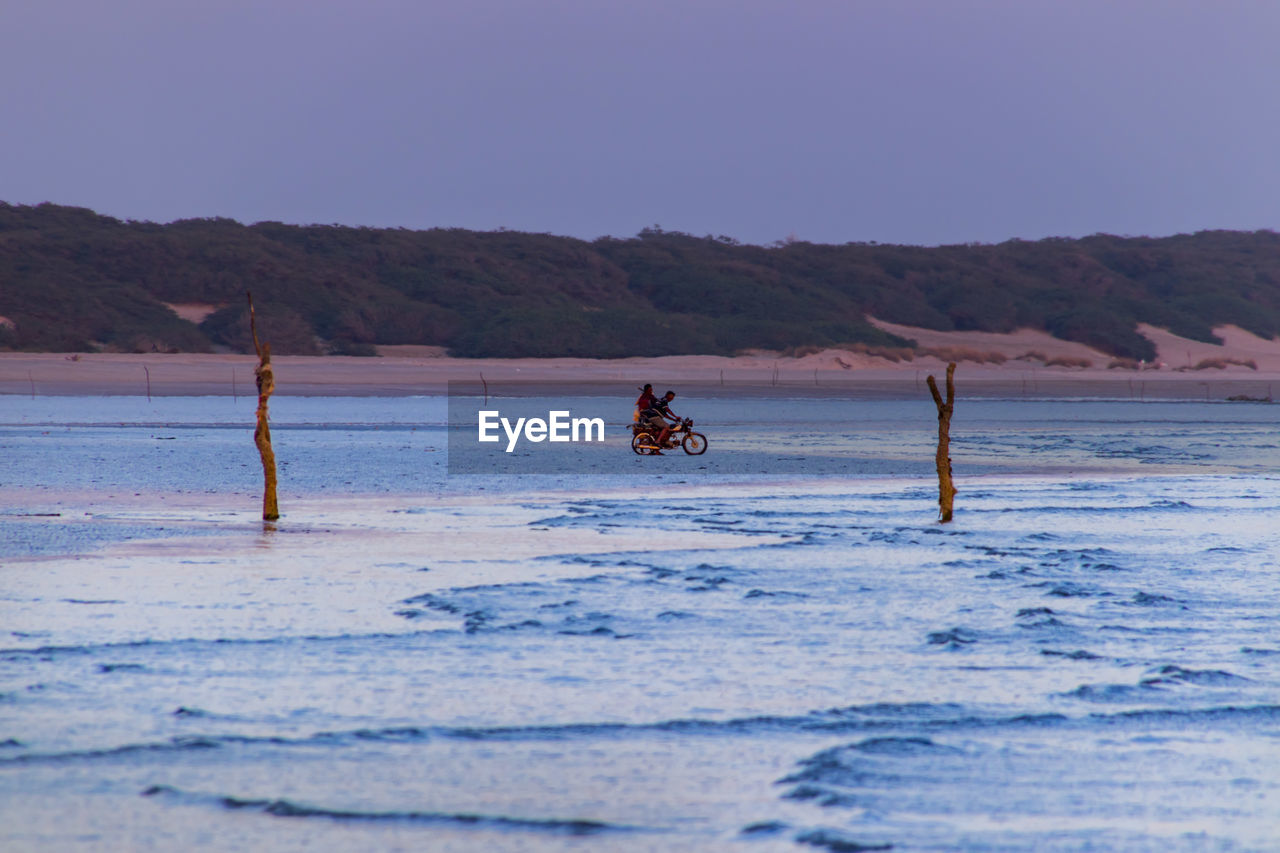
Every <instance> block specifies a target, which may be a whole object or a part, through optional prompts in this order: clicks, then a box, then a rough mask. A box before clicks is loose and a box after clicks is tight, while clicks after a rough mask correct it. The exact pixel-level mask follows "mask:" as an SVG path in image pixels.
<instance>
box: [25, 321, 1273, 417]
mask: <svg viewBox="0 0 1280 853" xmlns="http://www.w3.org/2000/svg"><path fill="white" fill-rule="evenodd" d="M877 324H878V325H879V326H881V327H882V328H884V329H886V330H888V331H891V332H893V333H895V334H898V335H902V336H904V337H909V338H914V339H915V340H916V341H917V342H918V343H919V346H920V347H922V348H927V349H933V350H937V351H939V352H940V353H942V354H945V353H947V352H948V351H951V352H952V353H954V354H957V355H958V356H959V357H960V358H961V360H960V361H959V367H958V370H957V383H958V384H959V385H960V387H961V388H962V389H963V391H964V393H969V394H973V395H979V396H1053V397H1080V396H1086V397H1087V396H1102V397H1116V398H1125V399H1136V398H1139V397H1142V398H1147V397H1153V398H1173V399H1179V398H1191V399H1226V398H1228V397H1231V396H1246V397H1254V398H1267V397H1270V396H1271V387H1272V384H1273V383H1275V382H1277V381H1280V342H1278V341H1269V340H1265V339H1262V338H1259V337H1257V336H1255V335H1252V334H1250V333H1248V332H1246V331H1244V330H1242V329H1239V328H1235V327H1231V326H1226V327H1222V328H1219V329H1217V330H1216V331H1217V333H1218V335H1219V336H1220V337H1221V338H1222V340H1223V343H1222V344H1221V345H1218V344H1208V343H1203V342H1200V341H1192V340H1188V339H1186V338H1180V337H1178V336H1176V335H1173V334H1171V333H1169V332H1166V331H1163V330H1160V329H1156V328H1153V327H1147V326H1144V327H1142V328H1141V329H1140V331H1141V332H1142V333H1143V334H1144V335H1146V336H1147V337H1148V338H1149V339H1150V340H1152V341H1153V342H1154V343H1155V344H1156V347H1157V349H1158V352H1159V356H1158V359H1157V361H1156V362H1155V363H1154V364H1148V365H1143V366H1142V368H1141V369H1135V368H1134V367H1133V366H1132V365H1126V366H1121V364H1120V363H1119V360H1117V359H1115V358H1113V357H1112V356H1109V355H1107V354H1105V353H1101V352H1098V351H1096V350H1091V349H1089V348H1088V347H1086V346H1084V345H1082V344H1078V343H1072V342H1070V341H1062V340H1058V339H1057V338H1054V337H1052V336H1050V335H1049V334H1047V333H1045V332H1039V331H1033V330H1025V329H1024V330H1021V331H1018V332H1014V333H1010V334H993V333H985V332H937V331H931V330H928V329H918V328H912V327H906V326H896V325H893V324H889V323H882V322H879V321H877ZM379 351H380V355H381V357H379V358H355V357H348V356H323V357H315V356H277V357H276V358H274V359H273V364H274V367H275V374H276V382H277V393H279V394H281V395H290V396H407V395H419V394H440V393H444V392H445V391H446V389H447V387H448V383H449V382H465V383H468V385H474V386H475V388H476V389H477V391H479V390H480V389H482V388H484V386H485V385H487V386H488V388H489V390H490V391H495V392H499V393H501V392H502V391H503V390H504V386H505V390H508V391H509V390H511V386H512V385H516V384H524V383H540V384H550V385H557V386H564V385H572V386H574V387H575V389H577V390H578V391H579V392H580V393H591V389H592V388H595V389H597V393H605V394H613V393H618V389H619V388H620V387H621V388H623V389H625V390H627V391H629V390H630V388H631V387H632V386H634V385H636V384H638V383H642V382H653V383H656V384H670V385H678V386H680V387H681V388H682V389H685V390H691V389H698V391H699V392H700V393H706V394H718V393H721V392H717V391H716V389H717V388H724V389H729V390H727V391H726V392H724V393H731V394H740V393H744V391H745V389H751V388H786V389H789V390H792V391H794V392H795V393H798V394H806V395H808V394H813V395H828V394H843V395H851V396H882V395H901V394H904V393H905V394H913V393H917V392H920V393H926V392H924V377H926V376H928V375H929V374H935V375H939V376H940V375H941V372H942V371H943V370H944V369H945V364H946V362H945V361H944V360H943V358H941V357H939V356H938V355H926V356H919V357H916V358H914V359H913V360H911V361H898V362H893V361H890V360H888V359H886V358H881V357H877V356H873V355H869V354H866V353H860V352H852V351H848V350H842V349H827V350H823V351H820V352H814V353H811V354H808V355H803V356H800V357H792V356H783V355H779V354H774V353H768V352H759V353H754V354H750V355H740V356H736V357H724V356H710V355H678V356H663V357H654V358H626V359H583V358H550V359H459V358H450V357H448V356H445V355H443V354H442V351H441V350H440V348H438V347H410V346H403V347H397V346H389V347H380V348H379ZM966 356H967V357H966ZM977 359H981V360H977ZM998 359H1003V361H1002V362H1000V363H996V361H997V360H998ZM1055 360H1056V361H1061V360H1067V361H1068V362H1071V363H1074V364H1083V363H1084V362H1086V361H1087V362H1088V363H1089V366H1088V367H1083V366H1067V365H1063V364H1057V365H1055V364H1053V362H1054V361H1055ZM1214 362H1216V363H1218V364H1220V365H1223V366H1214V367H1209V366H1200V365H1204V364H1205V363H1214ZM255 366H256V359H255V358H254V357H253V356H249V355H234V354H192V353H179V354H162V353H150V354H123V353H23V352H9V353H0V394H14V395H31V396H39V395H134V396H143V395H150V396H205V395H216V396H252V395H253V394H254V393H256V392H255V389H254V376H253V370H254V367H255ZM1198 366H1200V367H1198Z"/></svg>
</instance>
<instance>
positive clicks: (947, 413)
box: [926, 361, 956, 524]
mask: <svg viewBox="0 0 1280 853" xmlns="http://www.w3.org/2000/svg"><path fill="white" fill-rule="evenodd" d="M955 375H956V363H955V362H954V361H953V362H951V363H950V364H948V365H947V401H946V402H945V403H944V402H942V395H941V394H940V393H938V383H937V382H936V381H935V380H934V378H933V376H932V374H931V375H930V376H929V378H928V379H927V380H926V381H927V382H928V383H929V393H930V394H932V395H933V402H934V404H935V405H937V407H938V455H937V457H936V462H937V466H938V520H939V521H941V522H942V523H944V524H945V523H946V522H948V521H950V520H951V507H952V504H953V503H954V501H955V497H956V487H955V484H954V483H952V481H951V412H952V411H953V410H954V409H955V405H956V383H955Z"/></svg>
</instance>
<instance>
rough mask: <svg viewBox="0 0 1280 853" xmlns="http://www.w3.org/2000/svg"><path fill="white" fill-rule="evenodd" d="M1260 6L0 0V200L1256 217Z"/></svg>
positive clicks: (908, 0)
mask: <svg viewBox="0 0 1280 853" xmlns="http://www.w3.org/2000/svg"><path fill="white" fill-rule="evenodd" d="M1278 43H1280V2H1272V0H1201V1H1200V2H1187V0H1070V2H1067V0H987V2H982V0H786V2H782V1H781V0H780V1H779V2H774V0H451V2H439V1H438V0H253V2H249V0H0V79H2V80H3V83H0V201H4V202H8V203H10V204H37V203H40V202H45V201H49V202H54V203H58V204H69V205H76V206H81V207H88V208H92V209H94V210H97V211H99V212H101V213H105V214H108V215H111V216H115V217H118V218H121V219H139V220H150V221H155V222H169V221H172V220H175V219H182V218H194V217H212V216H223V217H230V218H233V219H236V220H239V221H241V222H245V223H250V222H257V221H262V220H278V221H283V222H289V223H297V224H312V223H321V224H331V223H338V224H343V225H364V226H372V227H404V228H412V229H420V228H436V227H443V228H449V227H460V228H469V229H478V230H493V229H497V228H509V229H514V230H520V231H535V232H547V233H553V234H564V235H570V236H575V237H581V238H585V239H594V238H596V237H600V236H604V235H611V236H617V237H628V236H631V235H634V234H636V233H637V232H638V231H640V230H641V229H642V228H646V227H653V226H658V227H661V228H663V229H666V230H675V231H685V232H689V233H692V234H696V235H699V236H701V235H705V234H711V235H725V236H729V237H733V238H735V239H738V240H741V241H743V242H748V243H758V244H770V243H773V242H775V241H778V240H785V239H791V238H795V239H800V240H809V241H813V242H821V243H845V242H869V241H876V242H888V243H909V244H917V245H938V244H948V243H964V242H984V243H997V242H1001V241H1004V240H1008V239H1013V238H1019V239H1028V240H1033V239H1039V238H1042V237H1055V236H1056V237H1077V236H1084V235H1087V234H1094V233H1109V234H1121V235H1150V236H1165V235H1169V234H1176V233H1185V232H1193V231H1198V230H1202V229H1216V228H1226V229H1241V230H1255V229H1277V228H1280V108H1278V106H1277V101H1278V98H1277V95H1278V94H1280V49H1277V47H1276V45H1277V44H1278Z"/></svg>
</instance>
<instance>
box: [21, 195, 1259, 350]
mask: <svg viewBox="0 0 1280 853" xmlns="http://www.w3.org/2000/svg"><path fill="white" fill-rule="evenodd" d="M246 291H252V293H253V297H254V302H255V304H256V306H257V313H258V319H259V324H260V328H261V329H262V330H263V333H264V336H265V337H266V338H268V339H269V340H270V341H271V342H272V347H273V349H274V351H275V352H277V353H302V354H319V353H324V352H335V353H350V354H372V353H373V346H374V345H376V344H433V345H440V346H444V347H447V348H448V349H449V351H450V352H451V353H452V354H453V355H458V356H477V357H478V356H498V357H503V356H506V357H521V356H529V357H542V356H594V357H604V358H610V357H622V356H632V355H661V354H666V353H673V354H674V353H713V354H732V353H734V352H737V351H740V350H742V349H747V348H762V349H784V348H789V347H797V346H812V345H838V344H853V343H861V344H867V345H900V344H902V343H904V342H903V341H900V340H898V339H895V338H893V337H892V336H890V335H888V334H887V333H885V332H882V331H880V330H879V329H877V328H875V327H874V326H872V325H870V324H869V323H868V322H867V321H866V319H865V318H866V316H868V315H871V316H874V317H877V318H880V319H884V320H888V321H890V322H893V323H900V324H905V325H911V326H923V327H927V328H931V329H942V330H950V329H955V330H982V331H996V332H1003V331H1012V330H1014V329H1016V328H1020V327H1030V328H1036V329H1044V330H1047V331H1049V332H1051V333H1052V334H1054V335H1056V336H1058V337H1060V338H1063V339H1066V340H1072V341H1079V342H1082V343H1086V344H1089V345H1091V346H1094V347H1097V348H1099V349H1101V350H1104V351H1107V352H1110V353H1112V354H1114V355H1117V356H1125V357H1130V358H1151V357H1153V355H1154V350H1153V348H1152V345H1151V344H1150V342H1149V341H1147V340H1146V339H1145V338H1143V337H1142V336H1141V335H1139V334H1138V333H1137V331H1136V329H1135V327H1136V325H1137V324H1138V323H1139V322H1146V323H1150V324H1152V325H1155V326H1160V327H1163V328H1167V329H1170V330H1171V331H1173V332H1175V333H1177V334H1179V335H1183V336H1185V337H1189V338H1194V339H1197V340H1213V332H1212V328H1213V327H1214V326H1217V325H1221V324H1226V323H1233V324H1236V325H1239V326H1241V327H1243V328H1245V329H1248V330H1249V331H1251V332H1254V333H1255V334H1258V335H1261V336H1263V337H1268V338H1270V337H1274V336H1275V335H1276V334H1277V333H1280V235H1277V234H1276V233H1275V232H1271V231H1259V232H1251V233H1250V232H1233V231H1205V232H1200V233H1197V234H1191V235H1178V236H1174V237H1163V238H1149V237H1137V238H1133V237H1113V236H1107V235H1096V236H1093V237H1086V238H1083V239H1078V240H1074V239H1047V240H1040V241H1035V242H1028V241H1021V240H1013V241H1009V242H1006V243H1000V244H997V245H986V244H981V245H961V246H940V247H934V248H924V247H916V246H894V245H884V244H881V245H877V244H874V243H849V244H845V245H840V246H836V245H820V244H813V243H805V242H787V243H782V244H777V245H774V246H767V247H766V246H754V245H742V244H739V243H737V242H735V241H733V240H731V239H728V238H724V237H718V238H717V237H694V236H691V235H688V234H682V233H678V232H668V231H662V230H660V229H657V228H654V229H646V230H645V231H642V232H641V233H640V234H639V235H637V236H636V237H633V238H629V239H615V238H601V239H599V240H595V241H593V242H587V241H583V240H577V239H573V238H569V237H558V236H552V235H548V234H527V233H521V232H513V231H494V232H475V231H465V230H461V229H434V230H429V231H409V230H405V229H373V228H351V227H344V226H336V225H335V226H322V225H308V226H297V225H285V224H281V223H279V222H259V223H256V224H254V225H242V224H240V223H237V222H235V221H232V220H228V219H194V220H181V221H177V222H173V223H169V224H166V225H161V224H156V223H151V222H134V221H127V222H124V221H120V220H118V219H113V218H111V217H107V216H101V215H98V214H96V213H94V212H92V211H89V210H85V209H82V208H73V207H62V206H57V205H51V204H42V205H37V206H18V205H8V204H3V203H0V317H2V318H3V319H2V320H0V349H20V350H44V351H95V350H115V351H124V352H133V351H144V352H146V351H152V350H160V351H173V350H178V351H197V352H198V351H208V350H213V349H227V350H232V351H238V352H250V351H252V345H251V343H250V341H249V334H248V318H247V313H246V310H245V292H246ZM190 304H203V305H208V306H210V307H211V308H212V309H213V310H212V312H211V313H209V314H208V315H207V316H206V317H205V318H204V319H203V320H202V321H201V322H200V323H199V324H198V325H197V324H196V323H194V322H190V321H188V320H184V319H182V318H181V317H179V316H178V314H177V313H175V312H174V310H172V309H171V308H170V307H169V306H171V305H190Z"/></svg>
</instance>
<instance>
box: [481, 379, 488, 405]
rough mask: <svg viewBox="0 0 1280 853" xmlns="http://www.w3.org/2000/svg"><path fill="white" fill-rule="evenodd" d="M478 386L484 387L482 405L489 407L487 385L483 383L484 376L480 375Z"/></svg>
mask: <svg viewBox="0 0 1280 853" xmlns="http://www.w3.org/2000/svg"><path fill="white" fill-rule="evenodd" d="M480 384H481V385H483V386H484V404H485V405H486V406H487V405H489V383H488V382H485V381H484V374H483V373H481V374H480Z"/></svg>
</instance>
